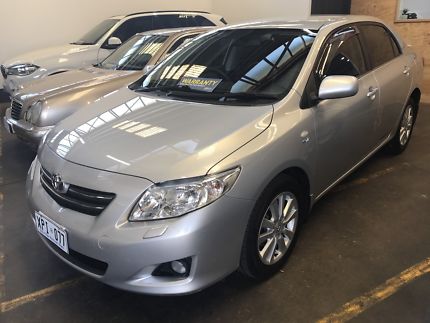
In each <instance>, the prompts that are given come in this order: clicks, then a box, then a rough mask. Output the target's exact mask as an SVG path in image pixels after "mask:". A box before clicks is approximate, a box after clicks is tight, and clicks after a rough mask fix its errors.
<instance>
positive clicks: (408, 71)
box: [403, 66, 411, 76]
mask: <svg viewBox="0 0 430 323" xmlns="http://www.w3.org/2000/svg"><path fill="white" fill-rule="evenodd" d="M410 72H411V68H410V67H409V66H405V69H404V70H403V74H405V75H406V76H409V74H410Z"/></svg>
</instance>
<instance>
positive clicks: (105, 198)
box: [40, 167, 116, 216]
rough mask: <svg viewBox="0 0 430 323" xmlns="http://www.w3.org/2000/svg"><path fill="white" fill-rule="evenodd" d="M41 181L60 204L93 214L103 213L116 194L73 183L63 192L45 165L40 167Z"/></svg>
mask: <svg viewBox="0 0 430 323" xmlns="http://www.w3.org/2000/svg"><path fill="white" fill-rule="evenodd" d="M40 183H41V184H42V186H43V188H44V189H45V191H46V192H47V193H48V194H49V195H50V196H51V197H52V198H53V199H54V200H55V201H56V202H57V203H58V204H59V205H61V206H63V207H65V208H68V209H71V210H74V211H77V212H81V213H85V214H88V215H92V216H96V215H99V214H100V213H102V212H103V210H104V209H105V208H106V207H107V206H108V205H109V204H110V202H112V200H113V199H114V198H115V196H116V195H115V194H114V193H106V192H100V191H95V190H91V189H88V188H84V187H80V186H76V185H71V184H70V185H69V188H68V190H67V191H66V193H61V192H59V191H57V190H55V188H54V186H53V183H52V175H51V174H50V173H49V172H48V171H47V170H46V169H44V168H43V167H41V168H40Z"/></svg>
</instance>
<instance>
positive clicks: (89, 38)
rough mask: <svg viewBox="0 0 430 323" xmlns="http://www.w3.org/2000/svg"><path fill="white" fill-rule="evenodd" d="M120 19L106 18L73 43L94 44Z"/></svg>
mask: <svg viewBox="0 0 430 323" xmlns="http://www.w3.org/2000/svg"><path fill="white" fill-rule="evenodd" d="M118 21H119V19H106V20H105V21H102V22H101V23H99V24H98V25H97V26H95V27H94V28H93V29H91V30H90V31H89V32H87V33H86V34H85V35H84V36H82V37H81V38H80V39H79V40H78V41H76V42H74V43H72V44H75V45H94V44H96V43H97V42H98V41H99V40H100V38H102V37H103V35H104V34H106V33H107V32H108V31H109V30H110V29H111V28H112V27H113V26H114V25H115V24H116V23H117V22H118Z"/></svg>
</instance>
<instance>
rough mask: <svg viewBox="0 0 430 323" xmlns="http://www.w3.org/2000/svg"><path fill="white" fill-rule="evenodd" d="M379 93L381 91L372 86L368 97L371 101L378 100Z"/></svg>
mask: <svg viewBox="0 0 430 323" xmlns="http://www.w3.org/2000/svg"><path fill="white" fill-rule="evenodd" d="M378 91H379V89H378V88H377V87H373V86H371V87H370V88H369V92H367V97H368V98H369V99H370V100H372V101H373V100H375V98H376V93H378Z"/></svg>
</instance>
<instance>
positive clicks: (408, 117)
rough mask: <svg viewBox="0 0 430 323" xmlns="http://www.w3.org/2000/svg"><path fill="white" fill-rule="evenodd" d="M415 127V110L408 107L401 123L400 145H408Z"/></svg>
mask: <svg viewBox="0 0 430 323" xmlns="http://www.w3.org/2000/svg"><path fill="white" fill-rule="evenodd" d="M413 125H414V109H413V107H412V106H411V105H408V106H407V107H406V109H405V112H404V114H403V117H402V121H401V123H400V144H401V145H402V146H404V145H406V144H407V143H408V141H409V138H410V137H411V133H412V127H413Z"/></svg>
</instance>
